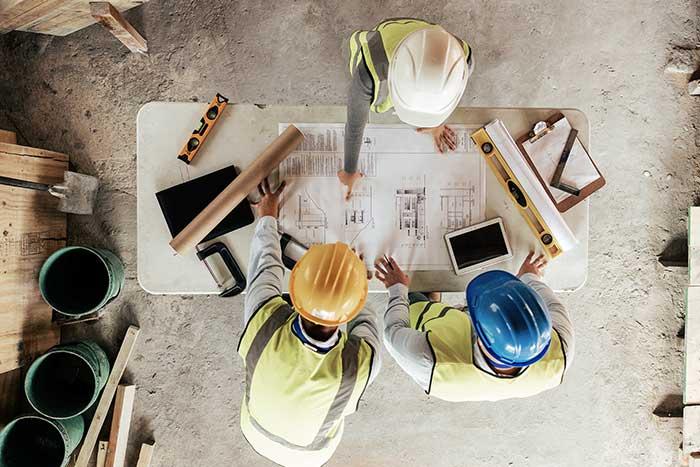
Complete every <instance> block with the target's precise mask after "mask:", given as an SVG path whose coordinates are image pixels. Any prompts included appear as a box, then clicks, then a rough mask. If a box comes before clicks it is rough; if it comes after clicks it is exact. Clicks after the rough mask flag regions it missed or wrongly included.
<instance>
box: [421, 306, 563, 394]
mask: <svg viewBox="0 0 700 467" xmlns="http://www.w3.org/2000/svg"><path fill="white" fill-rule="evenodd" d="M409 318H410V326H411V327H412V328H413V329H416V330H418V331H422V332H426V333H427V340H428V344H429V345H430V348H431V350H432V351H433V356H434V358H435V364H434V365H433V372H432V375H431V380H430V387H429V388H428V394H431V395H433V396H436V397H438V398H440V399H443V400H447V401H455V402H460V401H482V400H488V401H497V400H502V399H508V398H514V397H529V396H532V395H535V394H538V393H540V392H542V391H545V390H547V389H551V388H553V387H556V386H558V385H559V384H560V383H561V379H562V376H563V374H564V368H565V363H566V361H565V357H564V352H563V349H562V346H561V341H560V340H559V335H558V334H557V333H556V331H552V343H551V344H550V346H549V351H548V352H547V354H546V355H545V356H544V357H543V358H542V359H541V360H539V361H538V362H537V363H535V364H534V365H530V366H529V367H528V368H526V369H525V370H524V371H523V372H522V373H521V374H520V375H518V376H517V377H513V378H510V377H509V378H506V377H499V376H496V375H492V374H490V373H487V372H485V371H483V370H481V369H480V368H478V367H477V366H476V365H475V364H474V360H473V356H472V349H473V341H472V328H471V320H470V319H469V315H468V314H467V313H465V312H464V311H462V310H459V309H456V308H453V307H450V306H447V305H444V304H442V303H432V302H418V303H414V304H412V305H411V306H410V312H409Z"/></svg>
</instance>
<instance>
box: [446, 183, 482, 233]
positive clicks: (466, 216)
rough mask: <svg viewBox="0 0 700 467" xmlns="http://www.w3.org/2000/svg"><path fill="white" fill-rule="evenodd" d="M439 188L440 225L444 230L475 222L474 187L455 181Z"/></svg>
mask: <svg viewBox="0 0 700 467" xmlns="http://www.w3.org/2000/svg"><path fill="white" fill-rule="evenodd" d="M450 185H451V186H449V187H446V188H440V211H441V213H442V216H441V222H440V227H441V228H442V229H443V230H444V231H445V232H450V231H453V230H458V229H461V228H464V227H467V226H469V225H472V224H474V223H476V221H477V220H476V218H475V217H476V213H475V210H476V207H477V206H476V187H474V185H472V184H469V185H467V182H455V183H454V184H450Z"/></svg>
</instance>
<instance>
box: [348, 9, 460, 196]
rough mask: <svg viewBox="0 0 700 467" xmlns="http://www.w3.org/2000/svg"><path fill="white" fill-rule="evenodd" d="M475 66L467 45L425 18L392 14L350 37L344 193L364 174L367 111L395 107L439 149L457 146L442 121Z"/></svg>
mask: <svg viewBox="0 0 700 467" xmlns="http://www.w3.org/2000/svg"><path fill="white" fill-rule="evenodd" d="M473 68H474V61H473V58H472V52H471V49H470V47H469V45H468V44H467V43H466V42H464V41H463V40H461V39H459V38H457V37H456V36H454V35H452V34H450V33H449V32H447V31H445V29H443V28H442V27H441V26H438V25H436V24H432V23H429V22H427V21H423V20H419V19H411V18H399V19H388V20H385V21H382V22H381V23H379V24H378V25H377V26H376V27H375V28H374V29H372V30H370V31H355V32H354V33H353V34H352V36H350V74H351V75H352V82H351V86H350V92H349V96H348V106H347V122H346V124H345V161H344V166H343V169H342V170H340V171H338V178H339V179H340V182H341V183H342V184H343V185H345V186H346V187H347V195H346V198H349V197H350V195H351V193H352V187H353V185H354V184H355V182H357V180H359V179H360V178H361V177H362V176H363V174H362V172H361V170H360V168H359V167H358V159H359V155H360V149H361V147H362V137H363V134H364V130H365V125H366V124H367V119H368V117H369V115H368V114H369V110H371V111H373V112H379V113H381V112H387V111H389V110H391V109H394V111H395V112H396V115H397V116H398V117H399V118H400V119H401V121H403V122H404V123H408V124H409V125H413V126H415V127H417V128H418V131H419V132H425V133H429V134H431V135H432V137H433V140H434V141H435V146H436V148H437V149H438V151H440V152H446V151H448V150H454V149H455V148H456V146H457V141H456V135H455V133H454V131H452V130H451V129H450V128H449V127H448V126H447V125H445V124H444V122H445V120H447V118H448V117H449V116H450V114H452V111H453V110H454V109H455V107H457V105H458V104H459V101H460V99H461V98H462V94H463V93H464V89H465V88H466V86H467V80H468V79H469V76H470V75H471V73H472V71H473Z"/></svg>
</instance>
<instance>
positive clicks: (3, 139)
mask: <svg viewBox="0 0 700 467" xmlns="http://www.w3.org/2000/svg"><path fill="white" fill-rule="evenodd" d="M0 143H8V144H17V134H15V132H14V131H7V130H0Z"/></svg>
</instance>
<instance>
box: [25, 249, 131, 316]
mask: <svg viewBox="0 0 700 467" xmlns="http://www.w3.org/2000/svg"><path fill="white" fill-rule="evenodd" d="M123 285H124V265H123V264H122V262H121V261H120V260H119V258H117V257H116V256H115V255H114V254H113V253H112V252H111V251H108V250H103V249H101V248H91V247H84V246H69V247H66V248H61V249H60V250H58V251H56V252H54V254H52V255H51V256H49V257H48V259H47V260H46V261H45V262H44V264H43V266H41V271H39V290H40V291H41V296H42V297H44V300H45V301H46V303H48V304H49V305H51V307H52V308H53V309H54V310H56V311H58V312H59V313H63V314H64V315H68V316H70V317H78V316H82V315H86V314H89V313H92V312H94V311H97V310H99V309H100V308H102V307H103V306H105V305H106V304H107V303H109V302H110V301H112V300H113V299H114V298H116V297H117V295H119V292H120V291H121V289H122V286H123Z"/></svg>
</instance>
